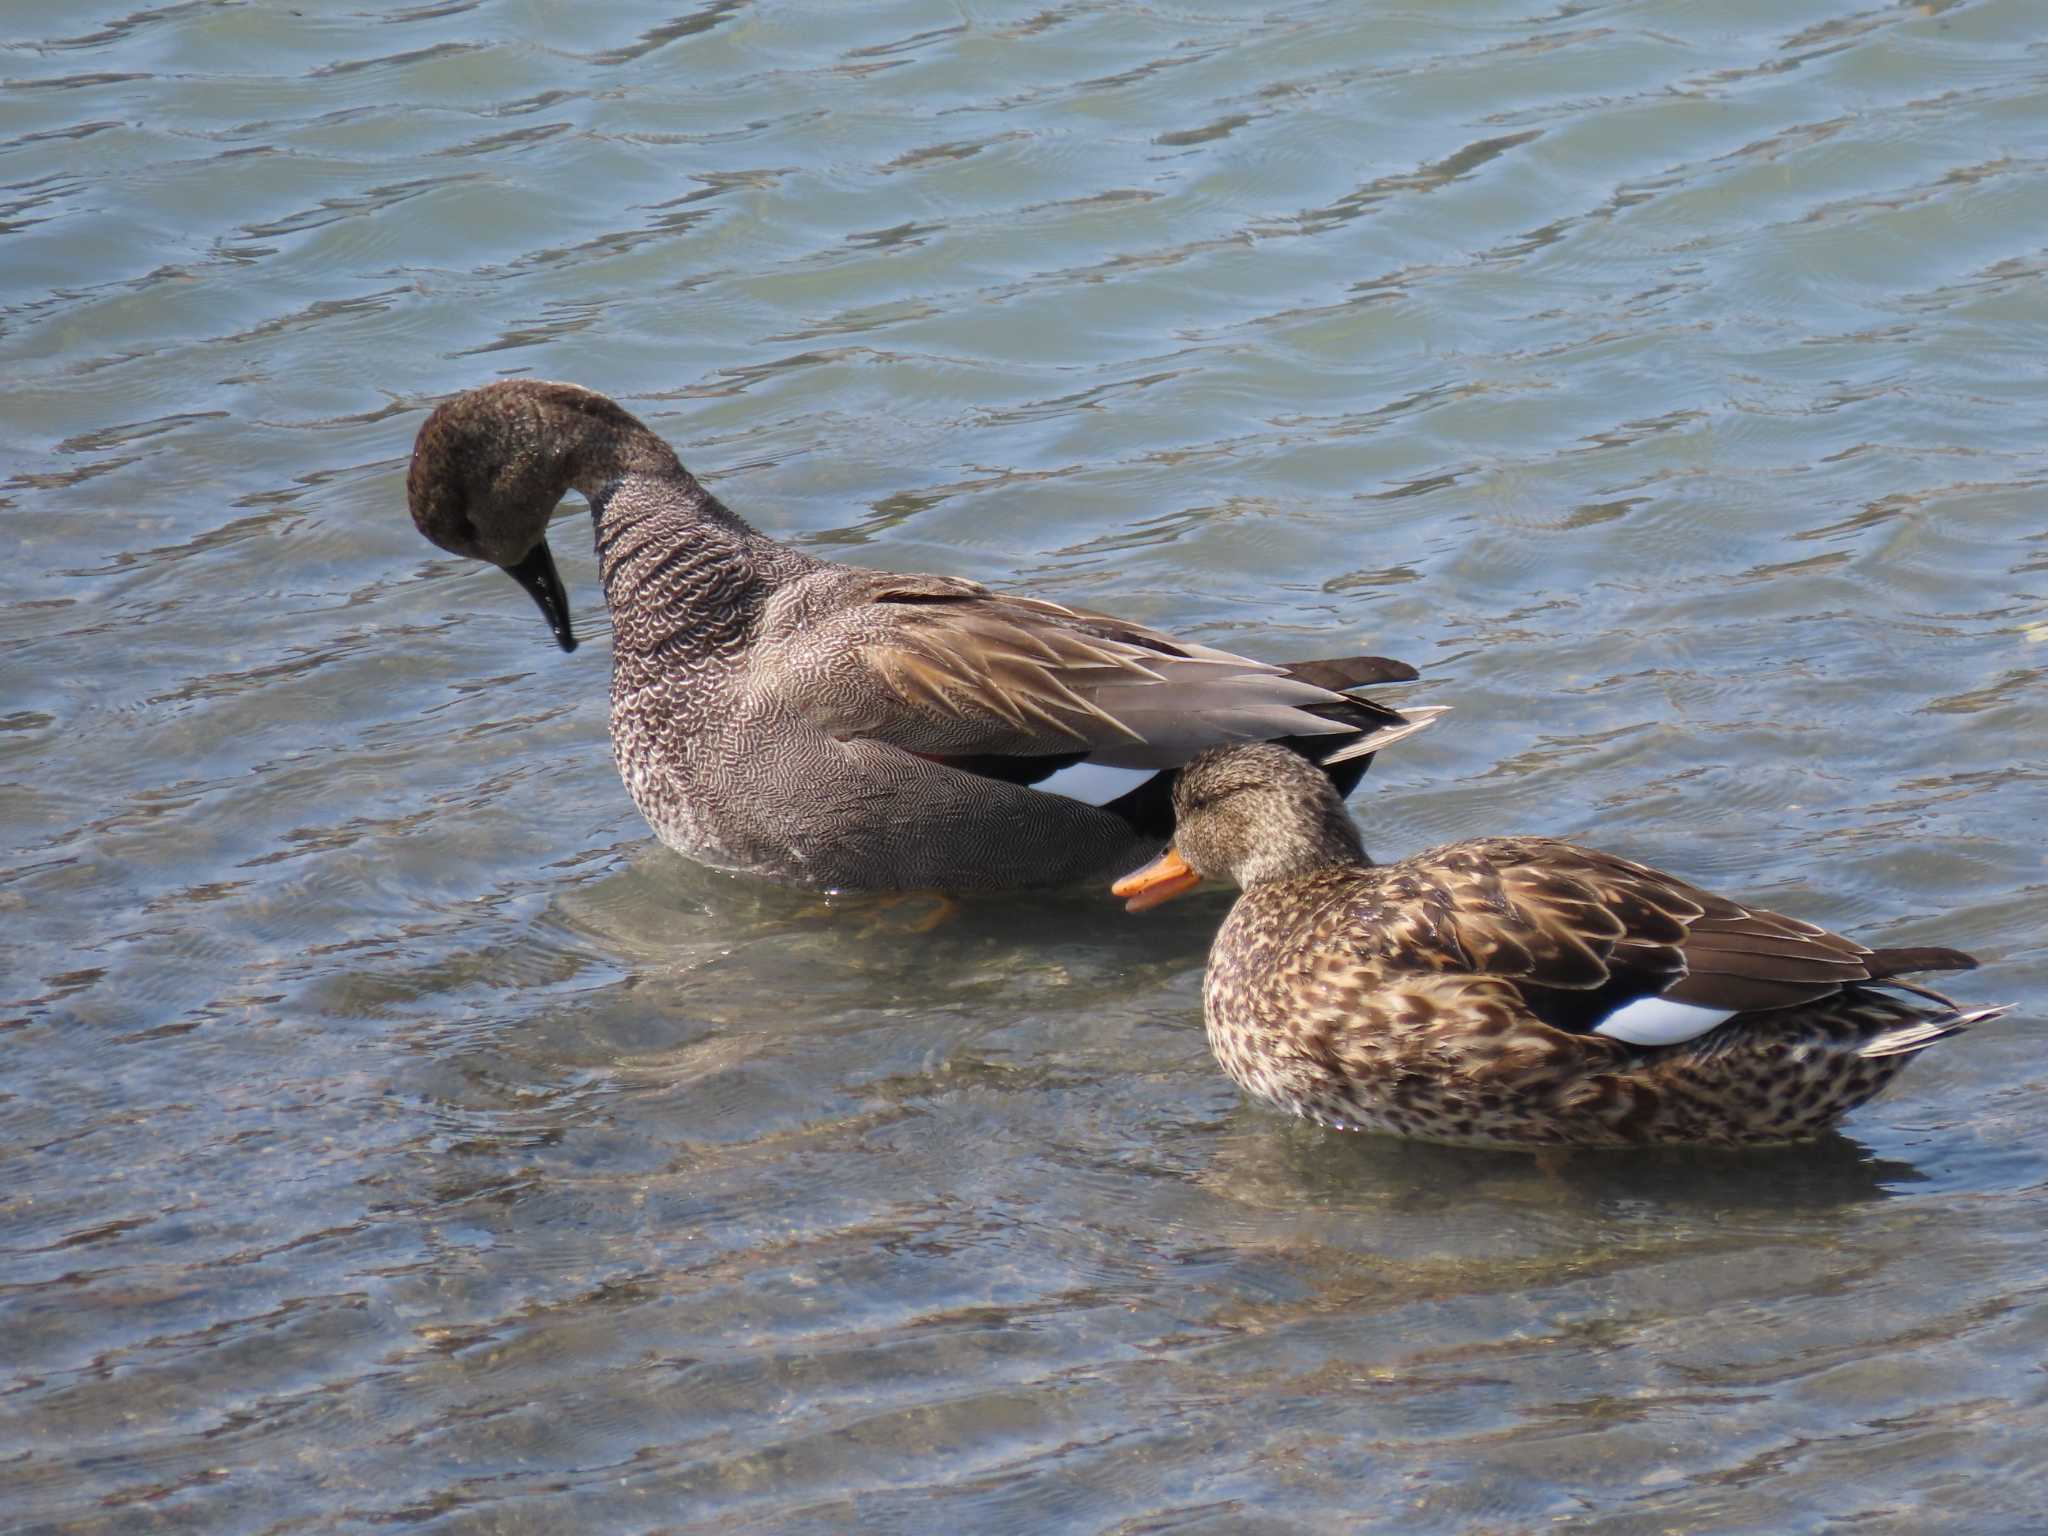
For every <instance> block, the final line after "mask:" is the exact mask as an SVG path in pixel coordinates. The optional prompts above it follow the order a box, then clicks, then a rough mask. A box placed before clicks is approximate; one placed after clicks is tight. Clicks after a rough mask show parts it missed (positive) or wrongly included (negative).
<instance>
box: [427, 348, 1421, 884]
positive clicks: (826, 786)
mask: <svg viewBox="0 0 2048 1536" xmlns="http://www.w3.org/2000/svg"><path fill="white" fill-rule="evenodd" d="M572 488H573V489H575V490H577V491H580V492H581V493H582V494H583V496H584V497H585V499H586V500H588V501H589V503H590V510H591V515H592V518H593V521H594V522H595V524H596V532H597V557H598V569H599V573H600V575H601V576H602V578H603V582H604V591H605V600H606V602H607V603H608V604H609V605H610V608H611V614H612V633H613V647H612V708H611V733H612V750H613V752H614V754H615V755H616V757H617V759H618V764H619V772H620V774H621V776H622V777H623V778H624V779H625V782H626V787H627V789H628V791H629V792H630V793H631V794H632V796H633V802H634V804H636V805H637V806H638V807H639V808H640V813H641V814H642V815H643V816H645V817H646V818H647V820H648V823H649V824H650V825H651V826H652V827H653V828H654V831H655V835H656V836H658V837H659V838H660V839H661V840H662V841H663V842H664V843H667V844H668V845H669V846H670V847H672V848H675V849H677V850H679V851H680V852H683V853H685V854H688V855H690V856H691V857H692V858H696V859H699V860H701V861H703V862H704V863H707V864H711V865H714V866H716V867H718V868H721V869H727V870H733V871H739V872H744V873H747V874H753V875H759V876H764V877H766V878H768V879H772V880H780V881H784V882H787V883H790V884H796V885H807V886H814V887H822V888H828V889H830V888H843V889H862V888H865V889H877V888H881V889H912V888H937V889H954V890H958V889H971V888H990V887H1002V886H1017V885H1045V884H1054V883H1059V882H1063V881H1069V880H1076V879H1084V878H1089V877H1099V876H1100V875H1102V874H1103V873H1104V872H1106V871H1108V870H1110V869H1113V868H1115V867H1117V866H1118V865H1119V864H1123V865H1128V864H1129V863H1131V862H1132V861H1133V860H1135V859H1138V858H1142V857H1144V856H1145V855H1146V854H1148V853H1150V852H1152V851H1154V850H1156V849H1157V848H1158V847H1159V845H1160V844H1161V843H1162V842H1164V841H1165V838H1166V836H1167V833H1168V832H1169V831H1170V830H1171V826H1172V818H1171V808H1170V805H1169V803H1168V802H1169V795H1170V791H1171V774H1170V770H1172V769H1173V768H1176V767H1178V766H1179V765H1180V764H1182V763H1185V762H1186V761H1187V760H1188V759H1189V758H1191V757H1192V756H1194V754H1195V753H1196V752H1198V751H1200V750H1201V749H1202V748H1204V747H1207V746H1211V745H1214V744H1216V743H1219V742H1230V741H1244V740H1266V739H1279V740H1283V741H1285V742H1286V743H1287V744H1288V745H1289V746H1290V747H1291V748H1293V749H1294V750H1295V751H1297V752H1300V753H1302V754H1304V756H1305V757H1307V758H1310V759H1313V760H1315V761H1316V762H1318V763H1319V764H1321V766H1322V767H1323V768H1324V769H1325V770H1327V772H1328V773H1329V774H1330V776H1331V778H1333V779H1334V780H1335V781H1336V783H1337V785H1338V786H1340V787H1341V788H1342V789H1343V790H1345V791H1348V790H1349V789H1350V788H1351V786H1352V785H1354V784H1355V783H1356V782H1357V779H1358V776H1359V774H1361V773H1363V772H1364V770H1365V767H1366V764H1367V763H1368V762H1369V760H1370V758H1371V755H1372V753H1374V752H1375V751H1377V750H1378V749H1379V748H1381V747H1383V746H1386V745H1387V744H1389V743H1390V742H1393V741H1397V740H1399V739H1400V738H1401V737H1403V736H1406V735H1408V734H1409V733H1411V732H1413V731H1416V730H1419V729H1421V728H1422V727H1423V726H1424V725H1425V724H1427V723H1428V722H1429V720H1430V719H1431V718H1433V717H1434V716H1435V715H1437V714H1439V713H1441V711H1440V710H1437V709H1414V710H1409V711H1407V712H1405V713H1402V712H1397V711H1395V710H1392V709H1389V708H1386V707H1385V706H1383V705H1380V704H1375V703H1373V702H1372V701H1370V700H1368V699H1363V698H1359V697H1356V696H1355V695H1352V694H1349V693H1347V692H1345V691H1343V690H1347V689H1350V688H1355V687H1358V686H1360V685H1362V684H1365V683H1370V682H1390V681H1408V680H1410V679H1412V678H1413V677H1414V676H1415V672H1414V670H1413V669H1412V668H1410V667H1407V666H1404V665H1403V664H1401V663H1399V662H1390V661H1385V660H1382V659H1380V658H1376V657H1353V658H1349V659H1346V660H1339V661H1321V662H1304V663H1298V664H1295V665H1292V666H1285V667H1280V666H1269V665H1267V664H1265V663H1263V662H1257V661H1251V660H1247V659H1246V658H1244V657H1242V656H1233V655H1231V654H1229V653H1228V652H1225V651H1219V650H1212V649H1210V648H1209V647H1207V646H1202V645H1194V644H1191V643H1189V642H1186V641H1177V640H1174V639H1171V638H1169V637H1168V636H1166V635H1163V634H1160V633H1159V632H1157V631H1155V630H1151V629H1147V628H1145V627H1144V626H1142V625H1138V624H1127V623H1125V622H1123V621H1122V620H1119V619H1113V618H1109V617H1106V616H1105V615H1102V614H1098V613H1090V612H1086V611H1084V610H1081V609H1075V608H1065V607H1061V606H1060V605H1059V604H1057V603H1049V602H1042V601H1039V600H1036V599H1033V598H1028V597H1015V596H1008V595H999V594H997V593H993V592H990V591H989V590H988V589H987V588H986V587H983V586H980V585H978V584H976V583H974V582H971V581H962V580H958V579H955V578H951V577H944V576H919V575H895V574H891V573H888V572H884V571H871V570H862V569H859V568H856V567H854V566H848V565H838V564H834V563H833V562H831V561H828V560H820V559H817V558H815V557H814V556H811V555H808V554H805V553H804V552H802V551H801V550H796V549H792V548H790V547H789V546H788V545H786V544H779V543H777V542H776V541H775V540H773V539H770V538H765V537H763V536H762V535H761V534H759V533H756V532H755V531H754V530H753V529H752V528H749V527H748V526H747V525H746V524H745V523H743V522H742V521H740V519H739V518H738V517H736V516H734V515H733V513H732V512H730V511H728V510H727V509H726V508H725V507H724V506H723V505H722V504H721V503H720V502H719V501H718V499H717V498H716V497H714V496H712V495H711V494H710V493H709V492H708V491H706V490H705V489H704V488H703V486H701V485H699V484H698V483H697V481H696V479H695V478H694V477H692V476H691V474H690V473H689V471H687V470H686V469H684V468H683V466H682V464H681V462H680V461H679V460H678V459H677V458H676V456H675V454H674V452H673V451H671V450H670V448H669V447H668V445H667V444H666V443H664V442H663V441H662V440H661V439H660V438H658V437H657V436H655V435H654V433H653V432H651V431H650V430H648V428H647V427H646V426H645V425H643V424H642V423H641V422H640V421H639V420H638V419H637V418H635V417H634V416H632V415H631V414H630V413H629V412H627V411H625V410H624V409H622V408H621V407H620V406H619V405H618V404H617V403H616V402H614V401H612V400H610V399H608V398H606V397H605V396H603V395H600V394H598V393H596V392H595V391H592V390H588V389H582V388H579V387H578V386H576V385H573V384H550V383H543V382H540V381H537V380H523V379H522V380H510V381H505V382H501V383H496V384H488V385H485V386H483V387H482V388H480V389H473V390H469V391H467V392H466V393H464V394H461V395H458V396H456V397H455V398H454V399H451V400H448V401H446V402H445V403H443V404H442V405H441V406H440V407H439V408H438V409H436V410H435V411H434V413H433V414H432V415H431V416H429V417H428V418H427V422H426V425H425V426H423V427H421V428H420V434H419V438H418V440H417V441H416V442H415V443H414V445H413V454H412V470H411V473H410V476H409V477H408V479H407V482H406V492H407V497H408V499H409V501H410V503H411V508H412V517H413V522H414V523H415V524H416V525H417V526H418V528H419V530H420V532H421V533H423V534H425V535H426V536H427V537H428V538H429V539H431V540H432V541H433V542H434V543H435V544H438V545H439V546H440V547H441V548H443V549H446V550H449V551H451V552H452V553H455V554H459V555H467V556H470V557H472V558H475V559H481V560H489V561H492V562H493V563H495V564H497V565H499V566H502V567H503V568H504V569H505V570H506V571H508V572H509V573H510V574H511V575H512V576H513V577H515V578H516V579H517V580H518V581H519V583H520V584H521V585H522V586H524V587H525V588H526V589H527V591H528V592H530V593H532V594H533V597H534V599H535V601H536V602H538V603H539V604H540V608H541V611H542V613H543V614H545V615H546V617H547V620H548V623H549V625H550V626H551V627H552V628H553V630H554V633H555V638H556V639H557V640H558V641H559V642H560V643H561V646H562V648H563V649H564V650H570V649H573V648H574V646H575V643H576V642H575V636H574V633H573V631H572V630H571V628H570V624H569V604H568V598H567V595H566V594H565V593H564V591H563V589H562V581H561V577H560V576H559V575H557V574H556V570H555V563H554V558H553V556H552V555H551V554H550V553H549V551H548V546H547V540H546V532H547V525H548V519H549V516H550V514H552V513H553V511H554V509H555V504H556V503H557V502H558V501H559V500H560V499H561V498H562V496H563V495H564V494H566V493H567V492H568V491H569V490H571V489H572ZM1326 782H1327V781H1326Z"/></svg>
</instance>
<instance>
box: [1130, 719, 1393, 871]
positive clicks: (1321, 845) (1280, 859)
mask: <svg viewBox="0 0 2048 1536" xmlns="http://www.w3.org/2000/svg"><path fill="white" fill-rule="evenodd" d="M1173 817H1174V830H1173V846H1172V847H1170V848H1168V849H1167V850H1166V852H1164V853H1162V854H1161V855H1160V856H1159V857H1158V858H1156V859H1154V860H1153V861H1152V862H1151V863H1150V864H1147V865H1146V866H1145V867H1144V868H1143V869H1139V870H1134V871H1133V872H1132V873H1130V874H1128V875H1126V876H1124V878H1123V879H1121V880H1119V881H1117V883H1116V884H1115V885H1114V886H1112V887H1111V888H1110V889H1111V891H1112V892H1113V893H1114V894H1115V895H1118V896H1122V897H1124V898H1126V900H1125V902H1124V905H1125V908H1126V910H1128V911H1132V912H1142V911H1144V910H1145V909H1146V908H1147V907H1156V906H1158V905H1159V904H1160V903H1161V902H1166V901H1171V900H1172V899H1173V898H1174V897H1176V896H1178V895H1180V894H1182V893H1183V892H1185V891H1191V890H1193V889H1194V888H1195V887H1196V886H1197V885H1199V884H1201V883H1202V881H1204V880H1229V881H1231V882H1233V883H1234V884H1236V885H1238V886H1240V887H1246V888H1249V887H1251V886H1254V885H1257V884H1260V883H1261V882H1263V881H1267V880H1284V879H1288V878H1290V877H1292V876H1296V875H1305V874H1309V873H1312V872H1313V871H1315V870H1318V869H1326V868H1328V867H1330V866H1331V865H1338V864H1363V863H1364V862H1365V850H1364V848H1363V847H1362V846H1361V845H1360V843H1359V840H1358V828H1357V827H1355V826H1354V825H1352V821H1351V816H1350V813H1349V812H1347V811H1346V810H1345V809H1344V801H1343V799H1342V797H1340V796H1339V795H1338V793H1337V788H1336V786H1335V785H1334V784H1332V783H1331V782H1330V779H1329V776H1328V775H1327V774H1325V773H1324V772H1323V770H1322V769H1320V768H1318V767H1317V766H1316V765H1315V764H1314V763H1311V762H1309V761H1308V760H1307V759H1306V758H1303V757H1301V756H1299V755H1298V754H1296V753H1294V752H1291V751H1289V750H1288V749H1287V748H1286V747H1283V746H1280V745H1278V744H1277V743H1274V742H1269V741H1261V742H1251V743H1247V744H1243V745H1239V746H1229V747H1211V748H1210V749H1209V750H1208V751H1206V752H1203V753H1201V754H1200V755H1199V756H1197V757H1196V758H1195V759H1194V760H1193V761H1192V762H1190V763H1189V764H1188V765H1187V766H1186V767H1185V768H1183V769H1181V771H1180V776H1179V778H1178V779H1177V780H1176V781H1175V783H1174V786H1173Z"/></svg>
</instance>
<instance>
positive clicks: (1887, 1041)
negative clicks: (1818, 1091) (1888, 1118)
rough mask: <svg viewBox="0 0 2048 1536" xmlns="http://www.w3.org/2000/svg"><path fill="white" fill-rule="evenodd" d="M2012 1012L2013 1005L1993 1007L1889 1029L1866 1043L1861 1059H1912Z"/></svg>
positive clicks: (2004, 1004) (1862, 1049)
mask: <svg viewBox="0 0 2048 1536" xmlns="http://www.w3.org/2000/svg"><path fill="white" fill-rule="evenodd" d="M2010 1012H2012V1004H2010V1003H2000V1004H1998V1005H1997V1006H1996V1007H1992V1008H1973V1009H1971V1010H1970V1011H1969V1012H1968V1013H1958V1014H1954V1015H1951V1016H1950V1017H1948V1018H1945V1019H1923V1020H1921V1021H1919V1022H1918V1023H1914V1024H1905V1025H1901V1026H1900V1027H1899V1028H1897V1029H1888V1030H1886V1031H1885V1032H1884V1033H1883V1034H1881V1035H1873V1036H1871V1037H1870V1038H1869V1039H1868V1040H1866V1041H1864V1042H1863V1046H1862V1048H1861V1049H1860V1050H1859V1051H1858V1052H1857V1053H1856V1054H1857V1055H1859V1056H1867V1057H1872V1058H1875V1057H1880V1056H1911V1055H1913V1054H1914V1053H1915V1052H1917V1051H1924V1050H1926V1049H1927V1047H1928V1046H1930V1045H1932V1044H1934V1042H1935V1041H1937V1040H1946V1039H1947V1038H1948V1037H1949V1036H1950V1035H1959V1034H1961V1033H1962V1032H1963V1031H1964V1030H1966V1029H1968V1028H1969V1027H1970V1026H1971V1025H1973V1024H1988V1023H1990V1022H1991V1021H1992V1020H1993V1019H2000V1018H2004V1017H2005V1015H2006V1014H2008V1013H2010Z"/></svg>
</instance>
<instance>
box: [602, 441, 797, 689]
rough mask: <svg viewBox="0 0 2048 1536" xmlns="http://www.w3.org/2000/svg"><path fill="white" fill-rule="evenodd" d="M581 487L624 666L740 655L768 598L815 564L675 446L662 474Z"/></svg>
mask: <svg viewBox="0 0 2048 1536" xmlns="http://www.w3.org/2000/svg"><path fill="white" fill-rule="evenodd" d="M663 446H664V447H665V445H663ZM578 488H579V489H581V490H583V492H584V494H585V495H586V496H587V497H588V498H589V501H590V514H591V522H592V525H593V528H594V531H595V534H596V539H597V566H598V575H599V577H600V579H601V580H602V581H603V583H604V595H605V602H606V604H607V605H608V606H609V607H610V609H611V614H612V637H613V638H612V652H613V656H614V658H615V664H616V665H618V666H619V667H621V668H627V667H630V666H634V665H638V664H653V663H655V662H656V660H657V658H660V659H662V660H668V659H678V658H679V659H684V660H709V659H715V658H718V657H721V656H731V655H736V654H738V653H739V652H740V651H741V650H742V649H743V648H744V647H745V645H746V643H747V641H748V639H749V638H750V637H751V635H752V633H753V630H754V626H755V624H756V622H757V621H758V619H759V615H760V610H761V605H762V604H763V603H764V602H765V601H766V600H767V598H768V596H769V595H770V594H771V593H772V592H773V591H774V590H775V589H776V587H777V586H778V585H780V584H781V583H782V582H784V581H787V580H789V579H790V578H791V577H792V576H793V575H796V574H799V573H800V572H801V571H802V570H805V569H808V568H809V567H810V566H812V565H814V564H816V563H817V562H816V561H814V560H813V559H811V557H810V556H808V555H803V554H800V553H799V552H798V551H796V550H793V549H790V548H788V547H786V546H785V545H781V544H778V543H776V542H775V541H774V540H773V539H768V538H764V537H762V536H761V535H760V534H758V533H756V532H755V531H754V530H753V529H751V528H749V527H748V526H747V525H746V524H745V523H744V522H742V521H741V520H740V519H739V518H738V517H737V516H735V515H734V514H733V513H732V512H731V511H730V510H729V509H728V508H727V507H726V506H725V505H724V503H722V502H721V501H719V500H718V498H717V497H715V496H713V495H712V494H711V493H710V492H709V491H707V490H705V489H704V487H703V486H702V485H700V484H698V482H697V478H696V477H695V476H694V475H692V474H691V473H690V472H689V471H688V470H686V469H684V468H683V467H682V465H681V464H680V463H677V462H676V461H675V458H674V456H673V455H672V454H671V455H670V457H669V464H668V466H667V467H666V469H665V472H663V473H661V474H659V475H646V474H637V473H630V472H629V473H626V474H624V475H620V476H617V477H614V478H613V479H611V480H610V481H608V482H605V483H602V484H598V485H595V486H585V485H584V484H583V483H582V482H580V481H579V482H578Z"/></svg>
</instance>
